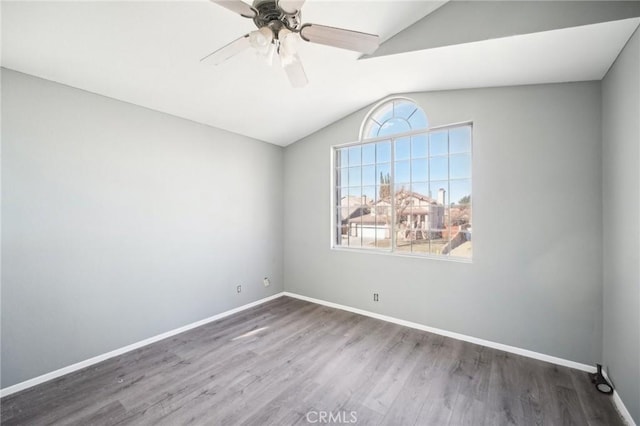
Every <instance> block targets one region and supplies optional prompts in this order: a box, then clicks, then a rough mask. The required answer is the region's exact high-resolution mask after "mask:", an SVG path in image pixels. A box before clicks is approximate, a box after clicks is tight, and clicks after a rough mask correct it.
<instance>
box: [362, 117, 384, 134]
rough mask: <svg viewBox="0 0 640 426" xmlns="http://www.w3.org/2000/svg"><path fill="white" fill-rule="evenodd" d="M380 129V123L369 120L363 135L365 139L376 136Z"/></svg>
mask: <svg viewBox="0 0 640 426" xmlns="http://www.w3.org/2000/svg"><path fill="white" fill-rule="evenodd" d="M379 131H380V125H379V124H378V123H376V122H375V121H373V120H369V121H368V122H367V124H366V125H365V126H364V129H363V131H362V137H363V138H364V139H369V138H376V137H378V132H379Z"/></svg>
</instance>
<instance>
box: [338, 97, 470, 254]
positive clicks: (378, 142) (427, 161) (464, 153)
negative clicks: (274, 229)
mask: <svg viewBox="0 0 640 426" xmlns="http://www.w3.org/2000/svg"><path fill="white" fill-rule="evenodd" d="M471 142H472V125H471V124H470V123H467V124H460V125H451V126H442V127H437V128H431V129H430V128H429V126H428V121H427V116H426V115H425V113H424V111H423V110H422V109H421V108H420V107H418V106H417V105H416V104H415V103H414V102H413V101H411V100H409V99H405V98H396V99H392V100H389V101H386V102H384V103H382V104H381V105H379V106H377V107H376V108H374V109H373V110H372V111H371V113H369V115H368V116H367V118H366V119H365V121H364V123H363V125H362V128H361V132H360V141H359V142H357V143H352V144H347V145H341V146H337V147H334V148H333V149H334V153H333V154H334V164H333V166H334V171H333V172H334V184H335V185H334V213H333V216H334V218H333V219H334V220H333V223H334V224H335V226H334V230H333V246H334V247H340V248H350V249H353V248H355V249H368V250H376V251H384V252H393V253H400V254H411V255H419V256H428V257H438V258H441V257H446V258H463V259H464V258H466V259H470V258H471V254H472V239H471V230H472V228H471V223H472V217H471V211H472V210H471V158H472V157H471V145H472V144H471Z"/></svg>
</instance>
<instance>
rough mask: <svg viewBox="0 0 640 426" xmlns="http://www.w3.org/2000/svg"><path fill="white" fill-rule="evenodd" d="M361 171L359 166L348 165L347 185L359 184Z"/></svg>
mask: <svg viewBox="0 0 640 426" xmlns="http://www.w3.org/2000/svg"><path fill="white" fill-rule="evenodd" d="M361 173H362V170H361V168H360V167H349V186H358V185H360V184H361V182H362V179H361Z"/></svg>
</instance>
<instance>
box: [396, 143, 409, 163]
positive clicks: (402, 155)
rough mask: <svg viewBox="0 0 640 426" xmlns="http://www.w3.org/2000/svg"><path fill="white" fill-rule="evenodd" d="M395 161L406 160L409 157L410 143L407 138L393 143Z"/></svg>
mask: <svg viewBox="0 0 640 426" xmlns="http://www.w3.org/2000/svg"><path fill="white" fill-rule="evenodd" d="M395 147H396V153H395V154H396V158H395V159H396V161H398V160H408V159H409V158H410V157H411V141H410V140H409V138H402V139H397V140H396V141H395Z"/></svg>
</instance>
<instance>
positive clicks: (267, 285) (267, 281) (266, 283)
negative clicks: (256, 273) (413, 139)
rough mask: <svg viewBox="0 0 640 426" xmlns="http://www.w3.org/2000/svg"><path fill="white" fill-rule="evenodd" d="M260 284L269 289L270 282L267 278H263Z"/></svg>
mask: <svg viewBox="0 0 640 426" xmlns="http://www.w3.org/2000/svg"><path fill="white" fill-rule="evenodd" d="M262 284H264V286H265V287H269V286H270V285H271V281H269V278H268V277H264V279H263V280H262Z"/></svg>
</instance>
